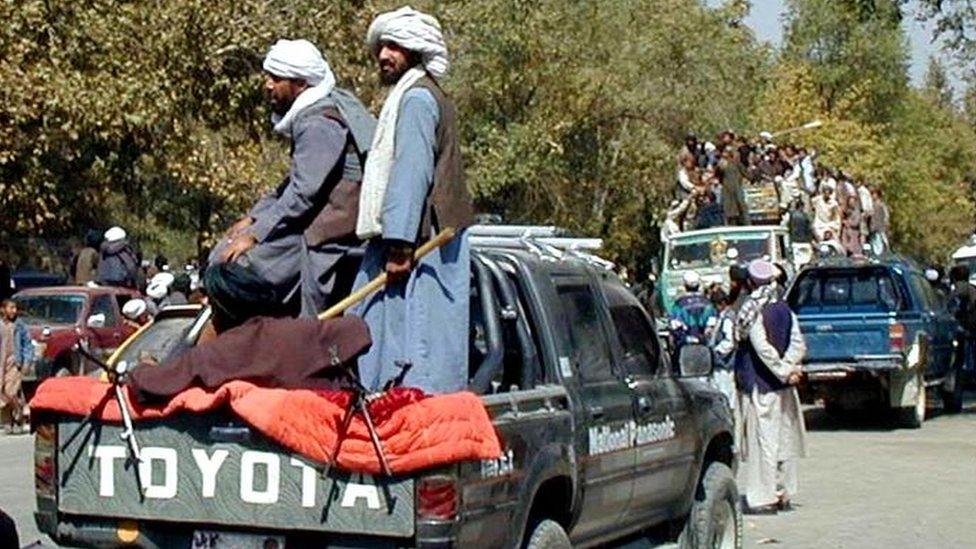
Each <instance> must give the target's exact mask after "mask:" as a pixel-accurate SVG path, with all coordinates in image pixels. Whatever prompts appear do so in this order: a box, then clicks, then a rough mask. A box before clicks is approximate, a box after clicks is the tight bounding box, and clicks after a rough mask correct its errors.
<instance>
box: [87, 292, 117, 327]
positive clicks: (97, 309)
mask: <svg viewBox="0 0 976 549" xmlns="http://www.w3.org/2000/svg"><path fill="white" fill-rule="evenodd" d="M112 301H113V300H112V296H110V295H107V294H106V295H100V296H97V297H95V298H94V299H93V300H92V305H91V314H93V315H97V314H103V315H105V327H106V328H111V327H112V326H115V325H116V324H118V320H119V319H118V318H116V316H115V307H114V306H113V303H112Z"/></svg>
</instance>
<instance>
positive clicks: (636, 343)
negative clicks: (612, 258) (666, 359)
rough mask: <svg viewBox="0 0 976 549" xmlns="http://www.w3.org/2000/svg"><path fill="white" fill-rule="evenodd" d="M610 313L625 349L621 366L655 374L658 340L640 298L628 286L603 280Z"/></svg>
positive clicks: (629, 371) (629, 370)
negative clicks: (606, 282) (638, 299)
mask: <svg viewBox="0 0 976 549" xmlns="http://www.w3.org/2000/svg"><path fill="white" fill-rule="evenodd" d="M603 293H604V295H605V296H606V298H607V304H608V305H609V306H610V317H611V319H612V320H613V325H614V328H615V329H616V331H617V339H618V340H619V341H620V347H621V349H622V350H623V356H622V357H621V366H622V367H623V373H625V374H628V375H645V376H650V375H654V373H655V372H656V370H657V365H658V362H659V361H658V354H659V350H658V341H657V336H656V335H655V334H654V329H653V328H652V327H651V323H650V321H649V320H648V318H647V313H645V312H644V309H642V308H641V306H640V303H638V301H637V299H636V298H635V297H634V296H633V295H631V293H630V292H629V291H627V289H626V288H624V287H622V286H619V285H616V284H604V285H603Z"/></svg>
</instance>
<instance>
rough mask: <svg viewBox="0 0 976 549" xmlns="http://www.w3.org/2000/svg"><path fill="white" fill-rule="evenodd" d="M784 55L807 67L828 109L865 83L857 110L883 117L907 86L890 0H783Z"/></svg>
mask: <svg viewBox="0 0 976 549" xmlns="http://www.w3.org/2000/svg"><path fill="white" fill-rule="evenodd" d="M787 7H788V10H787V23H786V33H785V46H784V53H785V58H786V59H789V60H793V61H802V62H804V63H805V64H806V66H807V67H809V69H810V70H811V71H813V78H814V81H815V82H816V84H817V87H818V89H819V92H820V95H821V97H822V99H823V101H824V103H825V107H826V109H827V111H828V112H830V111H832V110H833V109H834V108H836V107H837V106H838V102H840V101H842V98H843V97H844V96H845V94H846V93H847V91H848V90H849V89H851V88H854V87H861V88H867V89H866V90H865V92H866V97H865V100H864V101H862V102H860V103H859V107H858V112H856V113H851V114H853V115H855V116H857V118H858V119H860V120H863V121H865V122H871V123H877V122H884V121H886V120H887V119H888V117H889V116H890V115H891V109H892V108H893V106H894V105H896V104H897V103H898V101H900V99H901V98H902V96H903V95H904V93H905V90H906V89H907V83H908V76H907V73H906V68H907V64H908V44H907V41H906V39H905V37H904V35H903V34H902V32H901V28H900V26H899V24H900V20H901V13H900V11H899V9H898V3H897V2H896V1H894V0H788V1H787Z"/></svg>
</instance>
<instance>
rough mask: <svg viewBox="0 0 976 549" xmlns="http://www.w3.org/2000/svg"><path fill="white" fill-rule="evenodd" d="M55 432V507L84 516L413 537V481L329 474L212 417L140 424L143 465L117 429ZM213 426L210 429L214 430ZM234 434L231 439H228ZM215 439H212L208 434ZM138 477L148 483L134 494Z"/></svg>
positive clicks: (66, 426) (73, 425)
mask: <svg viewBox="0 0 976 549" xmlns="http://www.w3.org/2000/svg"><path fill="white" fill-rule="evenodd" d="M79 425H81V421H80V420H79V419H77V418H71V419H65V420H63V421H62V422H61V423H60V424H59V429H58V448H59V452H58V459H57V468H58V479H59V488H58V490H59V497H58V510H59V511H60V512H62V513H68V514H73V515H81V516H98V517H118V518H120V519H136V520H140V519H141V520H154V521H169V522H180V523H191V524H200V525H226V526H234V527H249V528H267V529H269V530H305V531H321V532H335V533H343V534H371V535H380V536H394V537H410V536H412V535H413V534H414V487H413V480H411V479H410V478H397V477H393V478H375V479H374V478H372V477H371V476H369V475H360V474H348V473H342V472H337V471H335V470H332V471H330V473H329V475H328V477H327V478H323V476H322V471H321V468H320V467H317V466H316V465H315V464H313V463H310V462H308V461H307V460H304V459H303V458H301V457H299V456H297V455H293V454H291V453H289V452H287V451H282V449H281V448H280V447H278V446H277V445H275V444H274V443H273V442H272V441H270V440H268V439H266V438H264V437H263V436H261V435H260V434H258V433H257V432H255V431H247V430H246V429H242V428H240V427H235V426H230V427H229V428H227V429H223V430H222V428H223V426H226V425H227V423H226V421H223V422H221V421H220V419H218V418H216V417H213V416H202V415H201V416H192V415H186V416H179V417H174V418H170V419H167V420H166V421H145V422H140V423H138V424H137V429H136V438H137V440H138V442H139V445H140V447H141V450H142V458H143V459H142V463H141V464H140V465H139V466H138V467H133V466H131V465H129V464H127V463H126V457H127V455H128V449H127V447H126V445H125V443H124V442H122V441H121V440H120V438H119V433H120V432H121V428H120V426H117V425H109V424H98V423H95V424H94V425H92V424H90V423H89V424H85V425H84V426H81V427H80V431H78V433H77V436H73V435H74V434H75V431H76V430H77V429H78V428H79ZM212 429H216V430H215V431H212ZM228 435H230V436H228ZM215 437H216V438H217V439H219V441H215V440H214V438H215ZM137 473H138V476H139V479H140V481H141V483H142V485H143V487H144V488H145V493H144V494H142V495H140V493H139V488H138V486H139V485H138V482H137Z"/></svg>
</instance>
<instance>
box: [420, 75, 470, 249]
mask: <svg viewBox="0 0 976 549" xmlns="http://www.w3.org/2000/svg"><path fill="white" fill-rule="evenodd" d="M413 87H414V88H425V89H427V90H428V91H430V93H431V95H433V96H434V100H435V101H436V102H437V108H438V110H439V112H440V121H439V123H438V124H437V151H436V153H435V156H434V185H433V186H432V188H431V191H430V193H429V194H428V195H427V201H426V203H425V204H424V212H423V217H422V218H421V222H420V235H419V237H420V240H421V241H424V240H427V239H428V238H430V236H431V234H432V233H434V232H436V231H439V230H441V229H444V228H446V227H453V228H455V229H457V230H458V231H460V230H461V229H464V228H465V227H468V226H469V225H471V224H472V223H473V222H474V204H473V202H472V200H471V193H470V192H468V187H467V185H465V183H464V170H463V167H462V165H461V147H460V144H459V142H458V131H457V111H456V110H455V108H454V103H453V102H452V101H451V100H450V98H448V97H447V95H445V94H444V90H442V89H441V87H440V86H439V85H438V84H437V82H436V81H435V80H434V79H433V78H431V77H430V76H424V77H423V78H421V79H420V80H418V81H417V83H416V84H414V85H413Z"/></svg>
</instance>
